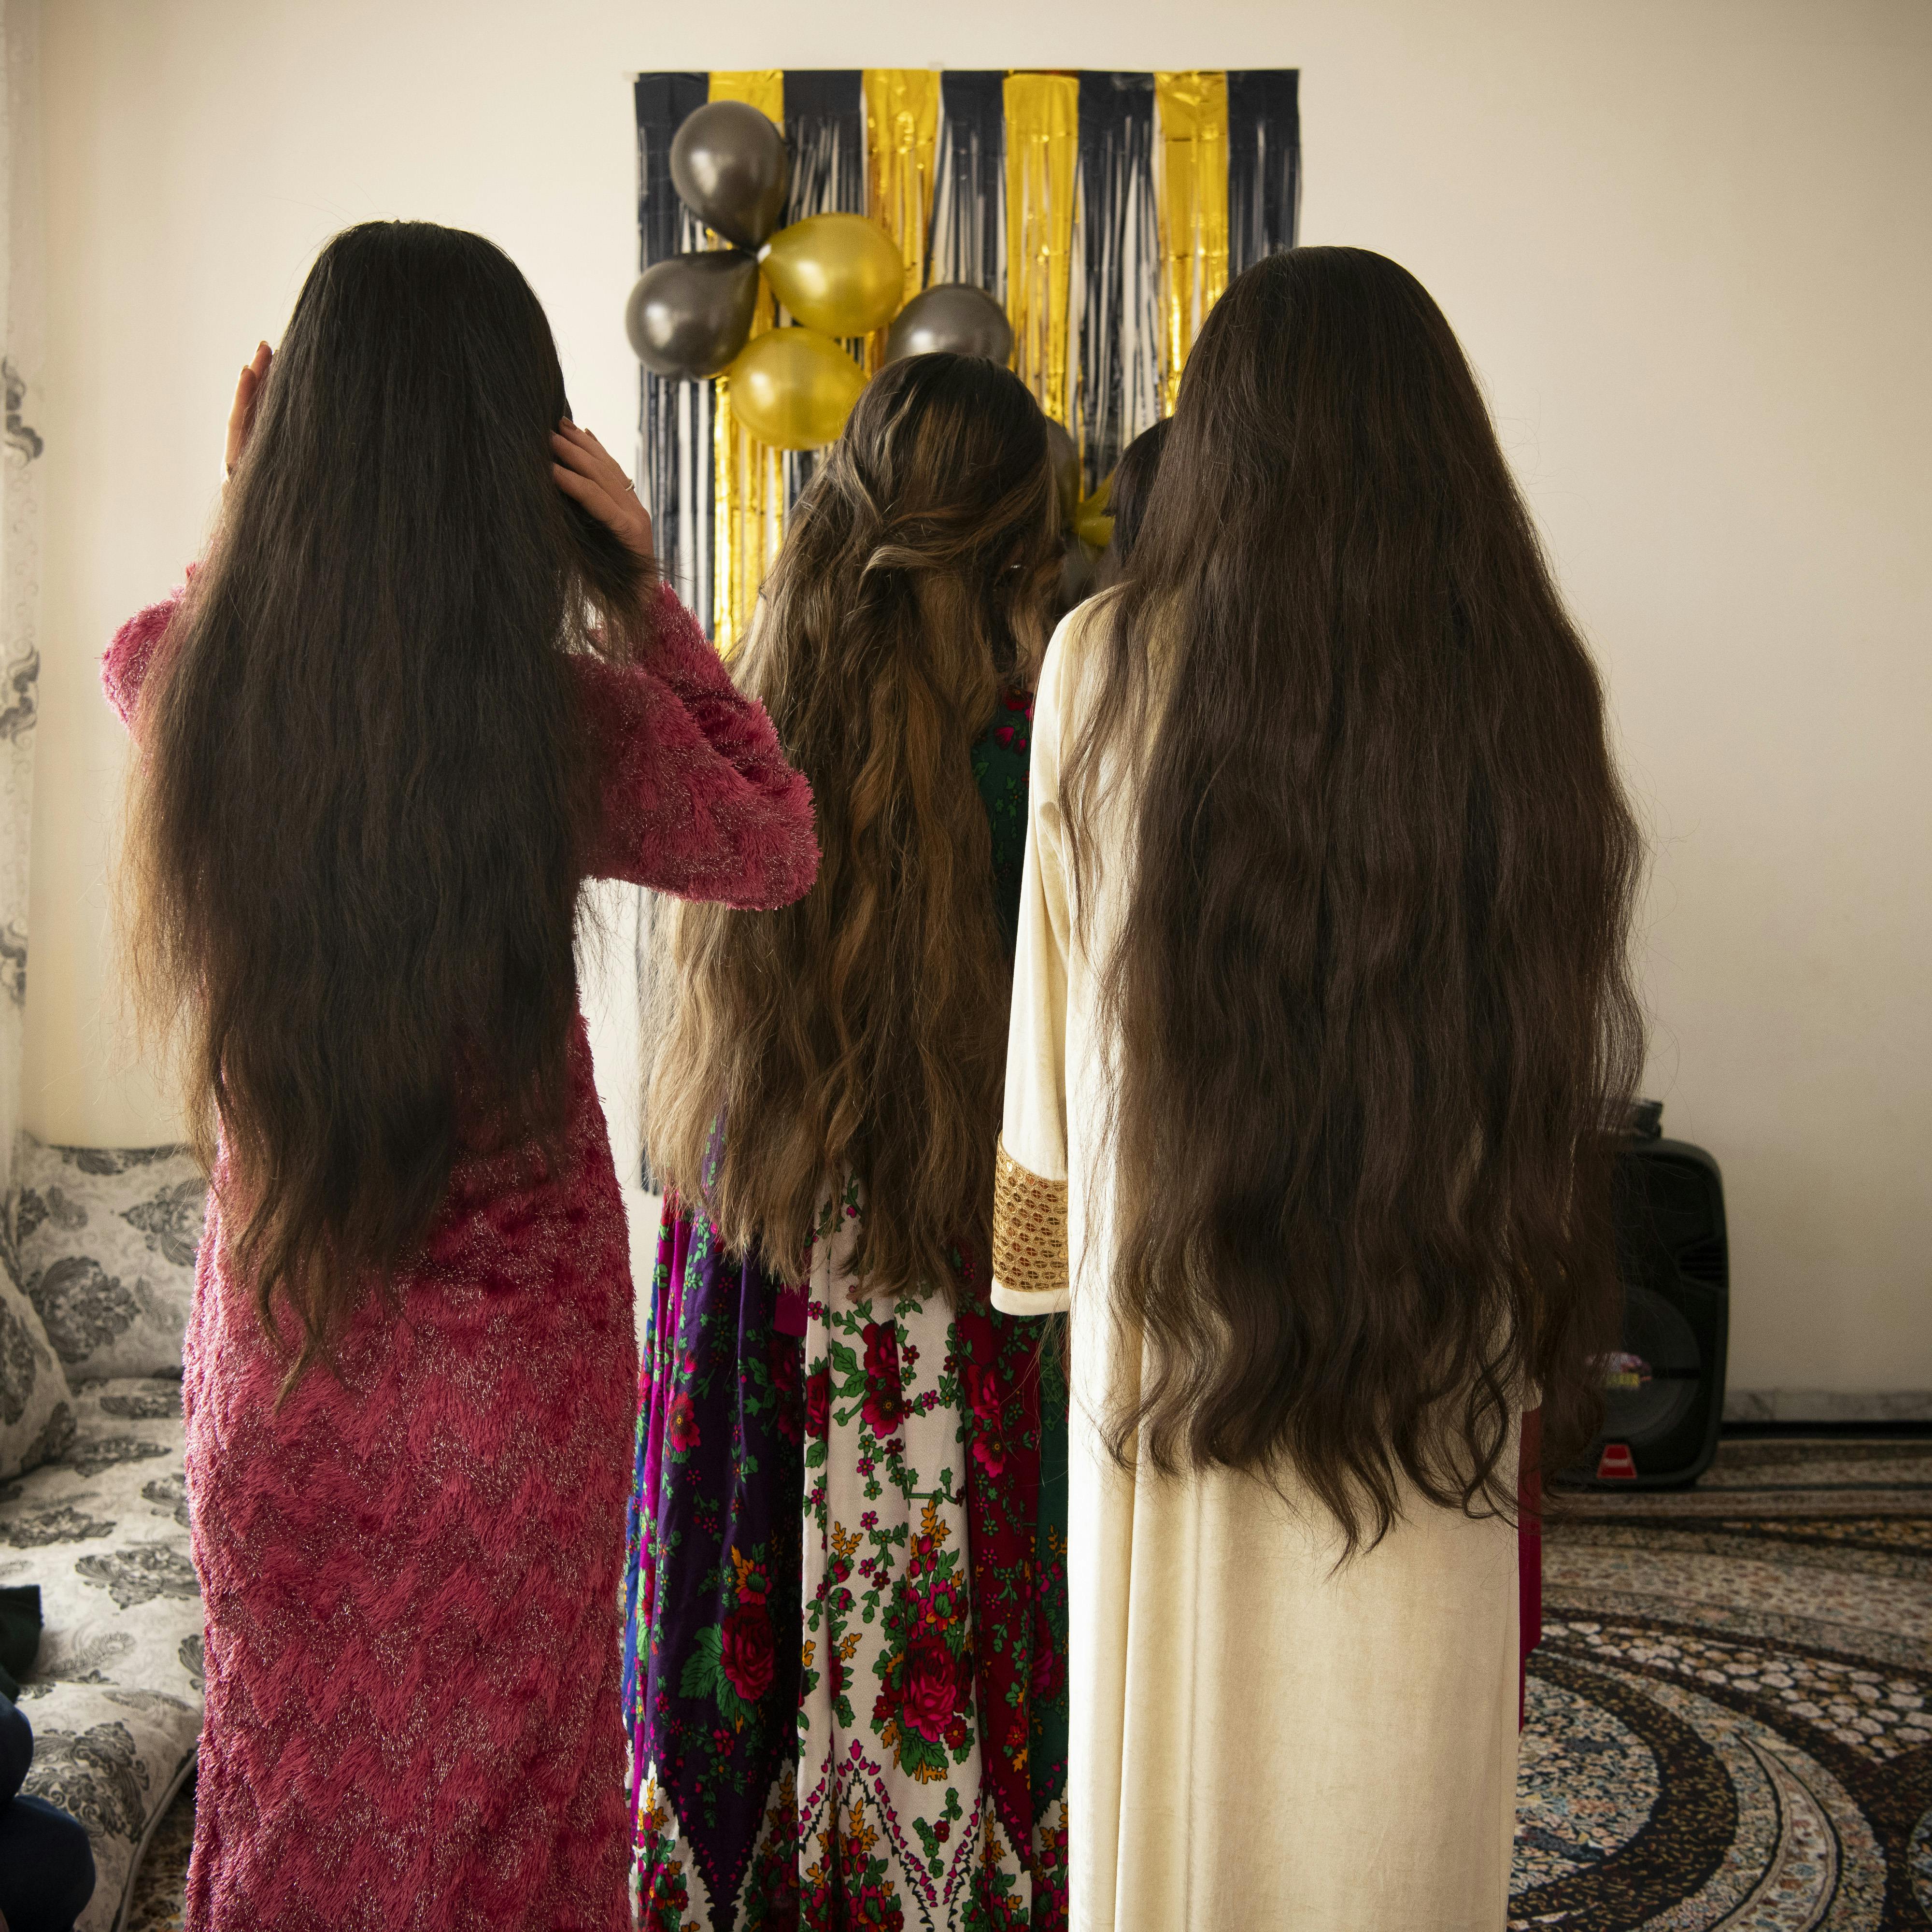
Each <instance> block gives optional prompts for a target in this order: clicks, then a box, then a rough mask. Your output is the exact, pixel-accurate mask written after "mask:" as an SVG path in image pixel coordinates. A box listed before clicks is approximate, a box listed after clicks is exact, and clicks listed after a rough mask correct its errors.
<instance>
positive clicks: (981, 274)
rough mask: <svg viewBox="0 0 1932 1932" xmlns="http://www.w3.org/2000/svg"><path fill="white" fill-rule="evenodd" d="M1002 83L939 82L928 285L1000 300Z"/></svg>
mask: <svg viewBox="0 0 1932 1932" xmlns="http://www.w3.org/2000/svg"><path fill="white" fill-rule="evenodd" d="M1006 79H1007V77H1006V75H1005V74H1004V71H998V72H989V73H970V72H962V73H958V74H941V76H940V77H939V139H938V144H937V148H936V151H935V157H934V160H933V169H932V175H933V190H932V221H931V223H930V225H929V228H928V230H927V236H926V261H927V263H928V264H929V268H928V273H927V281H928V282H929V284H931V283H937V282H967V283H970V284H971V285H972V287H974V288H976V289H984V290H986V293H988V294H989V295H990V296H992V298H993V299H994V300H995V302H998V303H1000V304H1001V305H1002V306H1004V304H1005V302H1006V299H1007V112H1006V101H1005V89H1006Z"/></svg>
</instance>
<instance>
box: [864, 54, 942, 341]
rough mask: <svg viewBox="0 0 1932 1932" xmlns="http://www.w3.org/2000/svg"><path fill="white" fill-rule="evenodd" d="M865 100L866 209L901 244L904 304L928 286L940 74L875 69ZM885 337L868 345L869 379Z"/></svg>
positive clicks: (867, 83) (869, 71)
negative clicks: (903, 267) (927, 255)
mask: <svg viewBox="0 0 1932 1932" xmlns="http://www.w3.org/2000/svg"><path fill="white" fill-rule="evenodd" d="M864 87H865V162H866V181H865V204H866V208H867V211H868V213H869V214H871V217H872V219H873V220H874V221H876V222H877V223H878V224H879V226H880V227H881V228H883V229H884V230H885V231H886V233H887V234H888V235H889V236H891V237H892V239H893V240H894V241H895V242H897V243H898V245H899V254H900V256H901V259H902V260H904V263H905V296H904V299H905V300H906V301H907V302H910V301H911V299H913V296H916V295H917V294H918V293H919V290H921V289H922V288H924V287H926V231H927V229H928V227H929V225H930V224H931V222H932V156H933V149H934V148H935V146H936V145H937V144H938V139H939V74H938V70H937V69H936V68H901V67H870V68H866V70H865V79H864ZM885 347H886V332H885V331H884V330H883V329H881V330H880V331H879V332H877V334H875V335H874V336H873V338H872V339H871V341H870V342H868V344H866V345H865V372H866V374H868V375H870V374H871V373H872V372H873V371H874V370H876V369H877V368H878V366H879V362H880V358H881V357H882V356H883V355H884V353H885Z"/></svg>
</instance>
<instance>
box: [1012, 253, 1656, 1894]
mask: <svg viewBox="0 0 1932 1932" xmlns="http://www.w3.org/2000/svg"><path fill="white" fill-rule="evenodd" d="M1639 856H1640V855H1639V845H1638V840H1637V835H1636V832H1635V830H1634V827H1633V824H1632V821H1631V815H1630V813H1629V811H1628V808H1627V806H1626V805H1625V799H1624V796H1623V793H1622V788H1621V787H1620V785H1619V781H1618V778H1617V776H1616V771H1615V769H1614V766H1613V762H1612V759H1611V756H1610V749H1609V746H1608V744H1607V737H1606V730H1605V724H1604V703H1603V696H1602V692H1601V687H1600V685H1599V683H1598V678H1597V675H1596V673H1595V670H1594V669H1593V668H1592V665H1591V663H1590V660H1589V656H1588V655H1587V653H1586V650H1585V649H1584V646H1583V642H1582V640H1581V639H1580V637H1578V635H1577V630H1576V628H1575V626H1574V624H1573V623H1572V622H1571V620H1570V619H1569V617H1568V616H1567V615H1566V614H1565V611H1564V609H1563V607H1562V603H1561V601H1560V600H1559V597H1558V595H1557V592H1556V589H1555V587H1554V586H1553V583H1551V580H1550V573H1549V571H1548V568H1547V565H1546V564H1545V563H1544V559H1543V557H1542V555H1541V551H1540V550H1539V547H1538V543H1537V540H1536V537H1535V532H1534V530H1533V529H1532V525H1531V523H1530V520H1529V515H1528V514H1527V512H1526V510H1525V509H1524V508H1523V503H1522V501H1521V499H1520V497H1519V496H1518V494H1517V490H1516V487H1515V486H1514V483H1513V481H1511V476H1510V473H1509V470H1508V466H1507V464H1506V463H1505V460H1504V458H1503V456H1502V452H1501V451H1500V450H1499V448H1498V446H1497V443H1496V436H1495V434H1494V431H1493V429H1492V428H1491V425H1490V420H1489V417H1488V415H1487V411H1486V410H1485V409H1484V405H1483V402H1482V400H1481V396H1480V395H1479V394H1478V390H1477V388H1476V385H1475V380H1474V379H1473V378H1472V375H1471V374H1470V371H1469V365H1468V364H1467V363H1466V361H1465V360H1464V359H1463V353H1462V351H1461V350H1460V347H1458V346H1457V341H1456V339H1455V338H1454V335H1452V334H1451V331H1450V329H1449V326H1448V323H1446V322H1445V320H1443V317H1442V314H1441V312H1440V311H1439V310H1438V309H1437V308H1436V305H1435V304H1434V303H1433V302H1431V301H1430V299H1429V297H1428V296H1427V294H1426V293H1424V290H1422V289H1421V287H1419V286H1418V284H1417V283H1416V282H1415V281H1414V279H1413V278H1411V277H1410V276H1409V275H1407V274H1406V273H1405V272H1403V270H1402V269H1400V268H1398V267H1397V266H1395V264H1394V263H1391V262H1389V261H1387V260H1384V259H1383V258H1382V257H1379V256H1377V255H1373V254H1367V253H1366V252H1364V251H1360V250H1356V249H1339V248H1312V249H1299V250H1296V251H1292V252H1291V253H1289V254H1283V255H1280V256H1277V257H1273V258H1271V259H1270V260H1267V261H1265V262H1263V263H1260V264H1259V265H1257V266H1256V267H1254V268H1253V269H1250V270H1248V271H1247V272H1246V273H1245V274H1244V275H1241V277H1239V278H1238V279H1237V280H1236V281H1235V282H1234V283H1233V284H1232V286H1231V287H1229V290H1228V291H1227V293H1226V294H1225V295H1224V296H1223V297H1222V299H1221V300H1220V302H1219V303H1218V304H1217V305H1216V307H1215V308H1214V311H1212V313H1211V314H1210V316H1209V317H1208V321H1207V323H1206V324H1205V326H1204V328H1203V329H1202V333H1201V335H1200V338H1199V341H1197V343H1196V346H1195V348H1194V352H1193V356H1192V358H1191V359H1190V362H1189V364H1188V366H1187V373H1186V375H1185V377H1184V380H1183V382H1182V384H1181V393H1180V397H1179V400H1178V408H1177V410H1176V413H1175V418H1174V426H1173V429H1172V433H1171V434H1170V436H1169V439H1168V441H1167V445H1166V450H1165V452H1163V456H1162V460H1161V463H1160V471H1159V473H1158V475H1157V478H1156V479H1155V481H1154V487H1153V490H1152V492H1151V496H1150V499H1149V501H1148V505H1147V515H1146V521H1145V525H1144V526H1143V528H1142V532H1141V535H1140V538H1139V547H1138V548H1137V549H1136V553H1135V557H1134V565H1133V571H1131V573H1130V575H1129V577H1128V579H1127V582H1126V583H1124V586H1122V587H1121V589H1118V591H1116V592H1113V593H1112V595H1109V596H1106V597H1103V598H1099V599H1097V600H1096V601H1094V603H1092V604H1088V605H1087V606H1085V607H1083V608H1082V610H1078V611H1076V612H1075V613H1073V615H1072V616H1070V617H1069V618H1068V619H1067V621H1066V622H1065V623H1064V625H1063V626H1062V628H1061V631H1060V632H1059V634H1058V636H1057V637H1056V639H1055V643H1054V645H1053V646H1052V649H1051V650H1050V651H1049V654H1048V657H1047V660H1046V667H1045V670H1044V672H1043V678H1042V682H1041V687H1040V697H1039V701H1038V706H1037V712H1036V717H1035V724H1034V765H1033V789H1032V797H1031V828H1030V832H1029V838H1028V854H1027V883H1026V892H1025V903H1024V906H1023V908H1022V920H1021V927H1020V938H1019V961H1018V965H1017V968H1016V980H1015V986H1014V994H1013V1028H1012V1037H1011V1043H1010V1058H1009V1061H1008V1068H1007V1094H1006V1106H1005V1124H1004V1136H1003V1148H1002V1151H1001V1177H1000V1186H1001V1193H1000V1200H999V1205H998V1210H997V1219H996V1224H995V1259H994V1275H995V1286H994V1291H993V1293H994V1300H995V1304H996V1305H998V1306H1000V1307H1006V1308H1011V1309H1013V1310H1026V1309H1032V1310H1040V1311H1044V1310H1052V1309H1055V1308H1058V1307H1067V1306H1068V1305H1069V1303H1070V1306H1071V1311H1072V1313H1071V1326H1072V1362H1073V1438H1074V1442H1073V1473H1072V1477H1071V1501H1070V1515H1071V1525H1072V1527H1071V1533H1070V1556H1069V1562H1070V1566H1071V1583H1070V1589H1071V1593H1072V1603H1073V1626H1074V1628H1075V1629H1076V1631H1078V1632H1079V1640H1078V1641H1077V1642H1076V1646H1075V1649H1074V1653H1073V1655H1074V1678H1073V1718H1072V1724H1073V1765H1072V1772H1071V1778H1070V1823H1071V1829H1072V1837H1073V1890H1074V1908H1073V1917H1074V1922H1075V1923H1076V1924H1079V1925H1081V1926H1082V1927H1096V1928H1098V1927H1121V1928H1134V1932H1142V1928H1145V1932H1166V1928H1169V1927H1176V1926H1182V1925H1188V1926H1196V1925H1199V1926H1208V1925H1229V1926H1262V1925H1283V1926H1296V1927H1316V1926H1320V1927H1334V1928H1340V1927H1359V1928H1361V1932H1371V1929H1372V1928H1373V1932H1394V1928H1397V1927H1417V1928H1421V1927H1428V1928H1430V1932H1478V1928H1481V1932H1500V1928H1501V1927H1502V1926H1503V1924H1505V1915H1506V1899H1507V1892H1508V1879H1509V1870H1510V1848H1511V1824H1512V1817H1513V1806H1514V1781H1515V1772H1516V1728H1517V1576H1516V1559H1517V1544H1516V1536H1515V1531H1514V1525H1513V1522H1512V1518H1513V1516H1514V1505H1515V1498H1516V1494H1517V1442H1518V1439H1519V1426H1520V1415H1521V1412H1522V1411H1523V1409H1525V1408H1526V1406H1530V1405H1532V1404H1533V1403H1535V1401H1536V1400H1537V1399H1538V1392H1539V1391H1540V1392H1541V1401H1542V1404H1543V1415H1544V1441H1545V1443H1546V1445H1547V1450H1548V1451H1549V1453H1550V1455H1551V1456H1552V1457H1553V1458H1559V1459H1560V1458H1561V1457H1562V1456H1563V1455H1564V1454H1565V1453H1566V1451H1567V1452H1569V1453H1573V1454H1574V1451H1575V1450H1576V1448H1577V1447H1579V1446H1580V1444H1581V1442H1583V1440H1585V1439H1587V1436H1588V1433H1589V1430H1590V1427H1591V1424H1592V1415H1593V1412H1594V1403H1595V1397H1594V1393H1593V1386H1592V1385H1593V1383H1594V1382H1600V1379H1601V1370H1600V1369H1599V1368H1598V1366H1597V1364H1598V1361H1599V1359H1600V1357H1601V1352H1602V1351H1603V1350H1604V1349H1605V1348H1606V1346H1608V1345H1609V1343H1610V1335H1611V1332H1612V1331H1611V1324H1612V1319H1613V1309H1614V1306H1615V1288H1614V1283H1613V1276H1612V1259H1611V1247H1610V1240H1609V1238H1608V1231H1607V1203H1608V1188H1609V1172H1608V1147H1607V1140H1606V1136H1605V1133H1604V1125H1605V1122H1606V1121H1607V1119H1616V1118H1619V1115H1620V1109H1621V1106H1622V1103H1623V1102H1624V1101H1625V1099H1626V1097H1628V1094H1629V1092H1630V1091H1631V1085H1632V1083H1633V1082H1634V1078H1635V1075H1636V1071H1637V1066H1638V1062H1639V1049H1640V1025H1639V1020H1638V1016H1637V1009H1636V1005H1635V1002H1634V998H1633V995H1632V992H1631V986H1630V983H1629V980H1628V969H1627V965H1626V960H1625V945H1626V939H1627V934H1628V925H1629V919H1630V915H1631V895H1632V892H1633V889H1634V884H1635V882H1636V880H1637V871H1638V864H1639Z"/></svg>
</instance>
